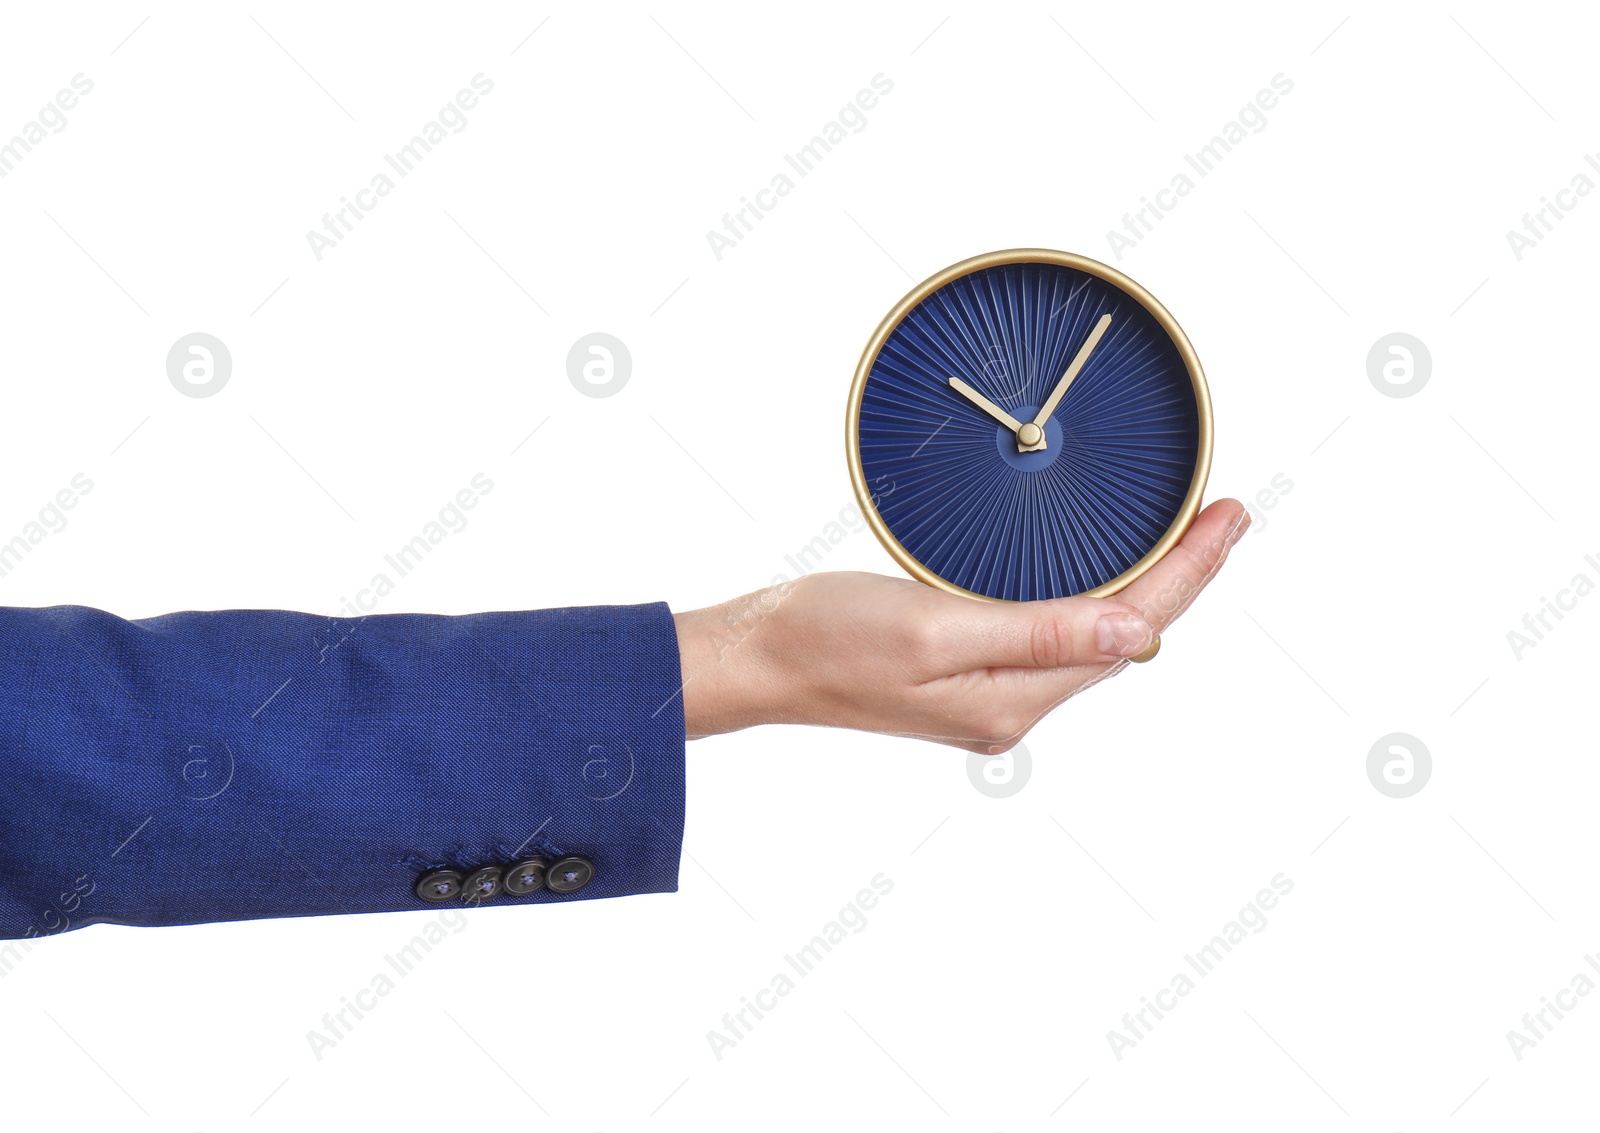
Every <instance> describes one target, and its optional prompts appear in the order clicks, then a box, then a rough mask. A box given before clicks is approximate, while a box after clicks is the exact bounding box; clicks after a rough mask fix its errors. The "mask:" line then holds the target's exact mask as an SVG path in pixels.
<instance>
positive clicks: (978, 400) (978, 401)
mask: <svg viewBox="0 0 1600 1133" xmlns="http://www.w3.org/2000/svg"><path fill="white" fill-rule="evenodd" d="M950 388H951V389H953V390H955V391H956V392H957V393H959V394H960V395H961V396H962V397H964V398H966V399H967V400H968V401H970V402H972V404H974V405H976V406H977V407H978V408H979V409H981V410H983V411H984V412H985V413H987V414H988V415H989V416H991V417H993V418H994V419H995V420H996V421H998V422H1000V424H1002V425H1004V426H1005V427H1006V428H1008V429H1010V430H1011V431H1012V432H1013V433H1016V434H1018V437H1019V443H1020V437H1021V434H1022V430H1023V429H1026V428H1028V426H1027V425H1026V424H1024V423H1023V422H1021V421H1018V420H1017V419H1016V418H1015V417H1013V416H1011V414H1009V413H1007V412H1006V411H1005V410H1004V409H1001V408H1000V407H999V406H998V405H996V404H995V403H994V402H992V401H990V400H989V399H988V398H987V397H984V396H983V394H981V393H979V392H978V391H977V390H975V389H973V388H972V387H971V386H969V385H968V384H967V383H966V382H964V381H962V380H961V379H960V378H954V377H953V378H951V379H950ZM1033 431H1035V432H1040V434H1041V435H1040V438H1039V442H1040V443H1039V447H1040V448H1043V447H1044V437H1043V434H1042V431H1041V430H1037V429H1035V430H1033Z"/></svg>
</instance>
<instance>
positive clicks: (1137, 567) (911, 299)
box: [845, 248, 1213, 602]
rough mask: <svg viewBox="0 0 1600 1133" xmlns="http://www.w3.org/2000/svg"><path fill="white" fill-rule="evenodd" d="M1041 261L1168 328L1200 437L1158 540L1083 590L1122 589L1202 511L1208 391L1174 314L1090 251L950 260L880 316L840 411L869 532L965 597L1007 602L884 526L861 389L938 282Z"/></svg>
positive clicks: (909, 568) (897, 556)
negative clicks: (970, 586)
mask: <svg viewBox="0 0 1600 1133" xmlns="http://www.w3.org/2000/svg"><path fill="white" fill-rule="evenodd" d="M1021 263H1034V264H1037V263H1043V264H1056V265H1058V266H1060V267H1066V268H1072V269H1074V270H1076V271H1081V272H1084V273H1086V274H1088V275H1092V276H1095V277H1096V278H1098V279H1102V280H1104V281H1105V282H1107V283H1109V284H1111V285H1112V286H1114V287H1116V288H1118V289H1119V290H1121V291H1122V292H1124V293H1125V294H1127V295H1128V296H1130V297H1131V298H1133V299H1134V300H1135V301H1136V302H1137V303H1138V304H1139V305H1140V306H1142V307H1143V308H1144V309H1145V310H1146V311H1148V312H1150V314H1151V315H1152V316H1153V317H1154V318H1155V320H1156V322H1158V323H1159V324H1161V329H1162V330H1164V331H1166V332H1167V336H1168V337H1169V338H1171V339H1172V342H1173V345H1174V346H1176V347H1177V348H1178V354H1179V356H1180V357H1181V358H1182V359H1183V364H1184V366H1185V368H1186V369H1187V370H1188V371H1189V382H1190V384H1191V386H1192V387H1193V388H1194V400H1195V408H1196V410H1197V412H1198V414H1199V423H1200V437H1199V445H1198V451H1197V453H1196V456H1195V463H1194V473H1193V475H1192V476H1191V478H1190V480H1189V492H1188V494H1187V495H1185V496H1184V498H1183V504H1182V506H1181V507H1180V508H1179V509H1178V514H1177V517H1176V518H1175V519H1173V521H1172V525H1171V526H1170V527H1168V528H1167V530H1166V532H1165V533H1164V534H1163V535H1162V536H1161V538H1160V539H1159V540H1157V542H1156V545H1155V546H1154V547H1152V548H1150V550H1149V552H1147V553H1146V554H1145V556H1144V557H1143V558H1141V559H1140V560H1139V561H1138V562H1136V563H1134V564H1133V565H1132V566H1131V567H1129V568H1128V569H1127V570H1125V571H1123V572H1122V573H1121V574H1119V575H1117V577H1115V578H1113V579H1111V580H1110V581H1109V582H1103V583H1101V584H1100V585H1099V586H1096V587H1095V588H1094V589H1092V590H1085V591H1082V596H1084V597H1089V598H1104V597H1107V596H1108V595H1111V594H1115V593H1117V592H1118V591H1120V590H1122V589H1123V588H1124V587H1126V586H1127V585H1128V584H1129V583H1131V582H1132V581H1133V580H1134V579H1136V578H1138V577H1139V576H1140V575H1142V574H1144V573H1145V571H1147V570H1149V569H1150V568H1151V567H1153V566H1155V564H1156V563H1158V562H1160V561H1161V559H1162V558H1163V557H1164V556H1165V555H1166V554H1167V552H1168V551H1170V550H1172V548H1173V547H1175V546H1177V544H1178V540H1179V539H1182V538H1183V535H1184V532H1186V531H1188V530H1189V525H1190V524H1192V523H1193V522H1194V517H1195V516H1196V515H1197V514H1199V511H1200V500H1201V497H1202V496H1204V494H1205V489H1206V480H1207V479H1208V478H1209V477H1210V475H1211V444H1212V434H1213V425H1212V419H1211V392H1210V390H1209V389H1208V388H1207V386H1206V376H1205V372H1204V371H1203V370H1202V369H1201V368H1200V358H1199V355H1197V354H1196V353H1195V350H1194V346H1193V344H1191V343H1190V341H1189V336H1188V335H1186V334H1184V333H1183V328H1182V327H1181V326H1179V325H1178V320H1177V319H1175V318H1173V317H1172V313H1171V312H1170V311H1168V310H1167V309H1166V308H1165V307H1163V306H1162V305H1161V303H1160V302H1159V301H1158V300H1157V299H1156V297H1155V296H1154V295H1151V294H1150V292H1148V291H1146V290H1145V289H1144V288H1143V287H1141V286H1140V285H1139V284H1138V283H1135V282H1134V281H1133V280H1131V279H1129V278H1128V277H1127V276H1125V275H1123V274H1122V273H1121V272H1120V271H1118V270H1117V269H1116V268H1114V267H1111V266H1110V265H1108V264H1103V263H1101V262H1100V261H1099V260H1092V259H1090V258H1089V257H1087V256H1080V255H1077V254H1075V253H1073V252H1058V251H1055V250H1053V249H1050V248H1009V249H1006V250H1004V251H999V252H986V253H984V254H983V255H981V256H972V257H971V258H969V259H965V260H962V261H961V262H960V263H956V264H951V265H950V266H949V267H947V268H945V269H944V270H943V271H941V272H938V273H937V274H935V275H932V276H929V277H928V278H927V279H925V280H923V281H922V282H921V283H919V284H917V285H916V286H915V287H913V288H912V289H911V290H910V291H909V292H907V293H906V296H905V298H903V299H901V300H900V302H898V303H896V304H895V305H894V308H893V309H892V310H891V311H890V312H889V313H888V314H887V315H885V316H884V318H883V321H882V322H880V323H879V324H878V327H877V329H876V330H874V331H873V332H872V337H871V338H869V339H868V340H867V345H866V349H864V350H863V351H862V352H861V361H860V362H858V363H857V364H856V373H855V378H854V380H853V381H852V382H851V385H850V405H849V409H848V410H847V412H846V414H845V455H846V457H847V459H848V461H849V465H850V486H851V488H852V489H854V491H855V496H856V503H857V504H858V505H859V506H860V508H861V514H862V515H864V516H865V517H866V520H867V526H869V527H871V528H872V533H873V534H874V535H876V536H877V537H878V542H880V543H882V544H883V547H884V549H885V550H886V551H888V552H889V554H890V556H891V557H893V559H894V561H895V562H897V563H899V564H900V566H901V567H902V568H904V569H905V571H906V572H907V573H908V574H910V575H911V577H912V578H915V579H917V580H918V581H919V582H924V583H927V584H928V585H929V586H935V587H938V588H939V589H941V590H947V591H949V592H950V593H952V594H961V595H963V596H965V597H968V598H976V599H978V600H979V601H983V602H1005V601H1008V599H1005V598H991V597H990V596H989V595H987V594H978V593H976V592H974V591H971V590H967V589H966V588H964V587H961V586H957V585H956V584H955V583H953V582H951V581H949V580H948V579H946V578H943V577H941V576H940V575H938V574H935V573H934V572H933V571H931V570H929V569H928V568H927V567H926V566H924V565H923V564H922V563H921V562H920V561H918V560H917V559H916V558H915V557H913V556H912V554H911V552H909V551H907V550H906V549H905V548H904V547H903V546H901V545H900V541H899V540H898V539H896V538H895V537H894V535H893V533H891V532H890V530H889V527H888V525H887V524H886V523H884V521H883V517H882V516H881V515H879V514H878V508H877V504H876V503H875V502H874V500H873V498H872V493H871V492H870V491H868V489H867V482H866V475H865V473H864V472H863V471H862V468H861V401H862V398H863V397H864V396H865V395H866V389H867V378H868V377H869V376H870V375H871V373H872V367H873V365H874V363H876V362H877V360H878V352H879V351H880V350H882V349H883V344H884V343H885V342H887V341H888V339H889V335H890V334H892V333H894V330H895V328H896V327H898V326H899V325H900V321H901V320H902V319H904V318H905V317H906V315H907V314H909V313H910V312H911V310H912V309H913V308H914V307H916V306H917V304H919V303H921V302H922V301H923V300H924V299H926V298H927V297H928V296H929V295H932V294H933V293H934V292H935V291H937V290H939V288H941V287H943V286H944V285H945V284H947V283H949V282H950V281H951V280H954V279H959V278H961V277H962V276H964V275H971V274H972V273H973V272H977V271H982V270H984V269H985V268H992V267H1001V266H1004V265H1006V264H1021Z"/></svg>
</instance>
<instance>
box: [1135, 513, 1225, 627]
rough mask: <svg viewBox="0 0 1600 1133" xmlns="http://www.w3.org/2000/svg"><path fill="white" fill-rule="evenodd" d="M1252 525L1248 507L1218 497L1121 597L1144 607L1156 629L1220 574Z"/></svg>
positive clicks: (1139, 608) (1138, 607) (1145, 613)
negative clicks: (1230, 554)
mask: <svg viewBox="0 0 1600 1133" xmlns="http://www.w3.org/2000/svg"><path fill="white" fill-rule="evenodd" d="M1249 526H1250V512H1249V510H1248V509H1246V508H1245V506H1244V505H1243V504H1241V503H1240V502H1239V501H1238V500H1218V501H1216V502H1215V503H1214V504H1212V505H1211V506H1210V507H1208V508H1206V509H1205V511H1203V512H1201V513H1200V515H1199V516H1198V517H1197V518H1196V519H1195V521H1194V524H1193V526H1191V527H1190V528H1189V530H1188V531H1187V532H1185V533H1184V536H1183V539H1182V540H1180V541H1179V543H1178V545H1177V546H1176V547H1174V548H1173V549H1172V550H1171V551H1169V552H1167V554H1166V556H1165V557H1164V558H1162V560H1161V561H1160V562H1158V563H1157V564H1156V565H1155V566H1153V567H1151V568H1150V569H1149V570H1148V571H1146V572H1145V573H1144V574H1142V575H1140V576H1139V577H1138V578H1137V579H1135V580H1134V581H1133V583H1132V584H1131V585H1129V586H1128V588H1127V589H1126V590H1124V591H1122V593H1120V594H1118V595H1117V598H1118V599H1119V600H1120V601H1123V602H1126V603H1128V604H1130V605H1132V606H1134V607H1135V608H1136V609H1138V610H1139V611H1141V612H1142V613H1143V614H1144V616H1145V618H1146V619H1147V620H1148V621H1149V622H1150V624H1151V625H1153V626H1155V627H1156V629H1157V631H1160V630H1162V629H1165V628H1166V627H1167V626H1169V625H1171V624H1172V623H1173V621H1174V620H1176V619H1177V617H1178V615H1179V614H1181V613H1183V612H1184V611H1185V610H1187V609H1188V608H1189V603H1191V602H1193V601H1194V600H1195V597H1196V596H1197V595H1198V594H1199V593H1200V591H1202V590H1204V589H1205V587H1206V584H1207V583H1208V582H1210V581H1211V580H1212V579H1213V578H1215V577H1216V574H1217V571H1219V570H1221V569H1222V564H1223V563H1224V562H1226V561H1227V559H1228V552H1229V551H1230V550H1232V548H1233V545H1234V544H1235V543H1237V542H1238V541H1239V539H1240V537H1241V536H1242V535H1243V534H1244V533H1245V531H1246V530H1247V529H1248V528H1249Z"/></svg>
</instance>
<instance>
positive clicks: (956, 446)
mask: <svg viewBox="0 0 1600 1133" xmlns="http://www.w3.org/2000/svg"><path fill="white" fill-rule="evenodd" d="M845 430H846V448H847V452H848V456H849V461H850V479H851V482H852V484H853V485H854V488H855V492H856V498H857V500H858V502H859V503H860V506H861V510H862V514H864V515H865V516H866V517H867V522H868V524H869V525H870V526H871V527H872V530H873V531H874V532H875V533H876V534H877V536H878V538H879V540H881V541H882V543H883V545H884V547H885V548H887V550H888V551H889V553H890V554H891V555H892V556H894V558H895V560H896V561H897V562H899V563H900V565H901V566H902V567H904V568H905V569H906V570H907V571H909V572H910V573H911V575H912V576H913V577H915V578H917V579H920V580H921V581H923V582H926V583H928V584H930V585H933V586H938V587H941V588H943V589H945V590H949V591H953V592H954V593H957V594H965V595H967V596H969V597H973V598H982V599H988V600H991V601H1028V600H1031V599H1037V598H1060V597H1065V596H1067V595H1072V594H1086V595H1091V596H1094V597H1101V596H1104V595H1108V594H1114V593H1116V592H1117V591H1119V590H1121V589H1122V588H1123V587H1125V586H1126V585H1128V583H1130V582H1132V581H1133V580H1134V579H1136V578H1138V577H1139V576H1140V575H1141V574H1143V573H1144V572H1145V571H1146V570H1148V569H1149V568H1150V567H1151V566H1153V565H1154V564H1155V563H1156V562H1157V561H1158V560H1159V559H1160V558H1161V556H1163V555H1164V554H1166V553H1167V552H1168V551H1169V550H1171V549H1172V547H1173V546H1174V544H1176V543H1177V541H1178V540H1179V539H1180V538H1181V537H1182V536H1183V533H1184V531H1185V530H1187V529H1188V527H1189V524H1190V523H1191V522H1192V521H1193V519H1194V517H1195V513H1196V512H1198V511H1199V509H1200V497H1201V494H1202V493H1203V492H1204V490H1205V484H1206V475H1207V473H1208V472H1209V471H1210V467H1211V431H1212V426H1211V399H1210V396H1209V394H1208V393H1207V391H1206V381H1205V375H1204V374H1203V373H1202V372H1201V370H1200V360H1199V359H1198V358H1197V357H1196V356H1195V352H1194V348H1193V347H1192V346H1191V345H1190V344H1189V340H1188V338H1187V337H1186V336H1185V335H1184V333H1183V330H1182V329H1181V328H1180V327H1179V326H1178V324H1177V321H1176V320H1174V319H1173V317H1172V316H1171V315H1170V314H1168V312H1167V309H1166V308H1165V307H1163V306H1162V305H1161V304H1160V303H1158V302H1157V301H1156V300H1155V298H1154V297H1153V296H1152V295H1151V294H1150V293H1149V292H1148V291H1146V290H1145V289H1144V288H1143V287H1140V286H1139V285H1138V284H1137V283H1135V282H1134V281H1133V280H1131V279H1129V278H1128V277H1127V276H1125V275H1123V274H1122V273H1121V272H1119V271H1117V270H1115V269H1114V268H1111V267H1107V266H1106V265H1105V264H1102V263H1099V262H1097V261H1095V260H1091V259H1088V258H1086V257H1084V256H1077V255H1073V254H1071V253H1068V252H1055V251H1049V250H1046V249H1041V248H1020V249H1014V250H1011V251H1005V252H991V253H989V254H988V255H983V256H976V257H974V258H972V259H969V260H964V261H962V262H961V263H958V264H955V265H953V266H951V267H948V268H946V269H945V270H944V271H941V272H939V273H938V274H937V275H935V276H933V277H932V278H931V279H928V280H926V281H924V282H923V283H921V284H919V285H918V286H916V287H915V288H913V289H912V290H911V293H910V294H908V295H907V296H906V297H905V298H904V299H902V300H900V302H899V303H898V304H896V305H895V308H894V310H892V311H890V312H889V314H888V315H887V316H886V317H885V318H884V320H883V322H882V323H880V324H879V325H878V329H877V330H876V331H874V332H873V335H872V338H871V340H869V341H868V343H867V347H866V350H865V351H863V352H862V355H861V362H860V364H859V365H858V366H857V367H856V374H855V381H854V384H853V385H852V387H851V391H850V409H849V413H848V415H847V418H846V427H845Z"/></svg>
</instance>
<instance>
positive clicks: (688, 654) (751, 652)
mask: <svg viewBox="0 0 1600 1133" xmlns="http://www.w3.org/2000/svg"><path fill="white" fill-rule="evenodd" d="M782 590H783V587H769V588H767V589H766V590H758V591H756V592H755V593H753V594H746V595H744V596H742V597H739V598H735V599H733V600H732V601H729V602H724V603H722V604H721V605H717V606H708V607H706V608H704V609H700V610H689V611H685V612H683V613H675V614H673V622H674V624H675V626H676V628H677V632H678V654H679V661H680V665H681V668H682V679H683V691H682V696H683V717H684V731H685V733H686V735H687V736H688V738H690V739H695V738H698V737H701V736H713V735H720V734H722V733H724V732H735V731H738V730H740V729H742V728H751V727H754V726H756V725H757V724H765V723H771V722H774V721H775V720H777V719H778V718H779V716H778V707H779V706H778V697H777V693H779V692H780V691H781V689H782V687H783V685H784V678H783V677H782V674H781V672H780V671H779V669H778V666H777V664H776V657H777V654H776V653H775V652H774V651H772V650H771V649H770V648H769V646H770V645H771V643H772V642H773V640H774V639H775V638H776V637H777V633H776V626H775V625H773V624H772V623H773V622H774V621H775V615H776V612H777V609H778V606H779V604H780V603H781V602H782V599H783V597H784V595H783V593H782Z"/></svg>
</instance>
